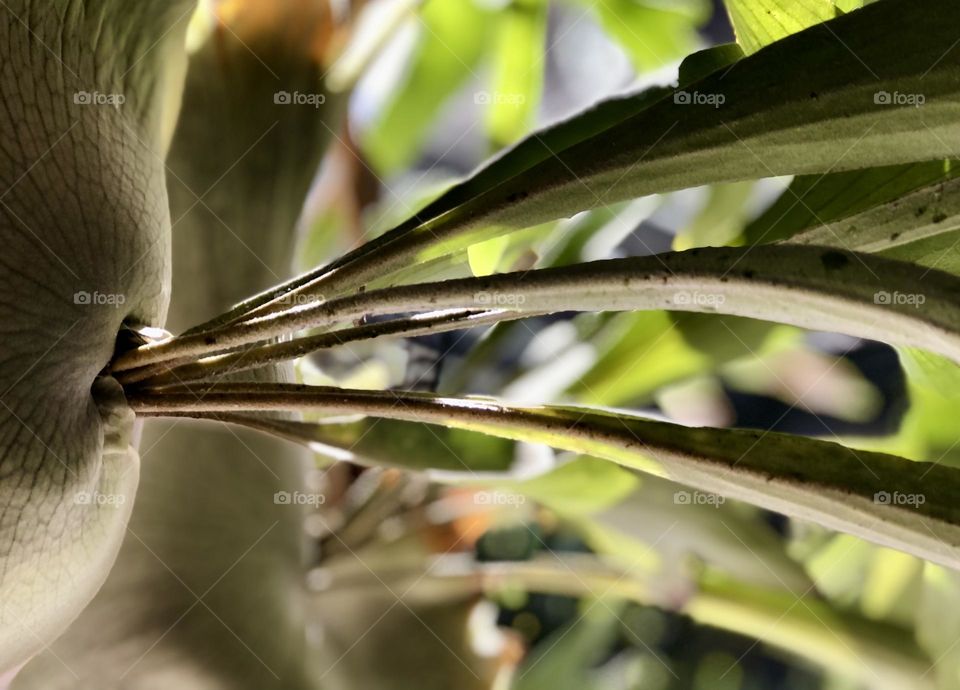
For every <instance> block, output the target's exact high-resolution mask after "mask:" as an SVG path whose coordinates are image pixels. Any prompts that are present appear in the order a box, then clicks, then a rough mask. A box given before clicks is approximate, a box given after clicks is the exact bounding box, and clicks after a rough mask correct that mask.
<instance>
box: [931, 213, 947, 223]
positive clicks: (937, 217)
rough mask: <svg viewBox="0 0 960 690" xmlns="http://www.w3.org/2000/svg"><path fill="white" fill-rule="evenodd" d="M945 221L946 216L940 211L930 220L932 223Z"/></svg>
mask: <svg viewBox="0 0 960 690" xmlns="http://www.w3.org/2000/svg"><path fill="white" fill-rule="evenodd" d="M946 219H947V214H946V213H944V212H942V211H941V212H939V213H936V214H934V216H933V218H932V220H933V222H934V223H942V222H943V221H945V220H946Z"/></svg>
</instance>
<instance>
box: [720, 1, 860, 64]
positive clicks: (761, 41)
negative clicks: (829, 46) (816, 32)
mask: <svg viewBox="0 0 960 690" xmlns="http://www.w3.org/2000/svg"><path fill="white" fill-rule="evenodd" d="M725 2H726V5H727V11H728V12H729V13H730V21H731V23H732V24H733V28H734V31H735V32H736V34H737V40H738V41H739V42H740V45H741V46H743V50H744V52H745V53H747V55H749V54H751V53H755V52H757V51H758V50H760V49H761V48H763V47H764V46H767V45H769V44H771V43H774V42H775V41H779V40H780V39H782V38H785V37H787V36H789V35H790V34H795V33H797V32H798V31H803V30H804V29H806V28H808V27H810V26H813V25H815V24H819V23H820V22H825V21H829V20H830V19H833V18H835V17H837V16H838V15H840V14H841V11H840V10H839V9H838V8H837V6H836V3H835V2H833V0H725Z"/></svg>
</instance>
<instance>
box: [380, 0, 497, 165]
mask: <svg viewBox="0 0 960 690" xmlns="http://www.w3.org/2000/svg"><path fill="white" fill-rule="evenodd" d="M491 26H492V22H491V13H490V12H489V11H484V10H483V9H481V8H480V6H479V5H478V3H475V2H473V0H443V1H442V2H427V3H426V4H425V5H424V7H423V9H422V11H421V14H420V22H419V23H418V24H417V27H418V29H419V30H420V43H419V45H418V46H417V49H416V52H415V54H414V57H413V61H412V64H411V65H410V67H409V68H408V72H407V74H406V76H405V78H404V81H403V82H402V83H401V84H399V85H398V86H397V89H396V91H395V94H394V96H393V98H392V100H391V101H390V103H389V105H388V106H387V107H386V109H385V111H384V113H383V115H382V116H381V118H380V119H379V120H378V121H377V122H376V123H375V124H374V125H373V126H372V128H371V129H370V130H369V131H367V132H366V134H365V135H364V136H363V139H362V141H363V148H364V151H365V152H366V154H367V156H368V157H369V159H370V160H371V162H372V163H373V164H374V166H375V167H376V168H377V169H378V170H380V171H382V172H384V173H391V172H395V171H397V170H399V169H402V168H403V167H405V166H406V165H408V164H409V163H410V162H411V161H412V160H413V158H414V157H415V156H416V155H417V153H418V151H419V150H420V147H421V146H422V144H423V141H424V139H425V138H426V136H427V134H428V133H429V131H430V125H431V123H432V122H433V121H434V119H435V117H436V115H437V113H438V111H439V110H440V108H441V107H442V106H443V104H444V103H445V102H446V100H447V98H448V97H449V96H450V95H451V94H453V92H454V91H455V90H456V89H457V88H459V87H460V86H461V85H463V84H464V83H466V81H467V80H468V79H470V78H471V77H473V76H474V74H475V72H474V71H475V69H476V68H477V65H478V64H479V62H480V58H481V57H482V56H483V54H484V53H485V52H486V50H487V48H488V46H489V32H490V29H491Z"/></svg>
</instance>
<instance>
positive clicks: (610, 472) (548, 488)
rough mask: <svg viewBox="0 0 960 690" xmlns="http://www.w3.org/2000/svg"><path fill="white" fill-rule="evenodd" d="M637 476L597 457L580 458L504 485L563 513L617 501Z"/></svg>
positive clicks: (600, 507)
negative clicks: (542, 473) (521, 480)
mask: <svg viewBox="0 0 960 690" xmlns="http://www.w3.org/2000/svg"><path fill="white" fill-rule="evenodd" d="M638 484H639V480H638V479H637V476H636V475H635V474H633V473H631V472H629V471H627V470H625V469H623V468H622V467H618V466H617V465H614V464H612V463H609V462H606V461H604V460H598V459H597V458H590V457H579V458H576V459H574V460H572V461H570V462H567V463H565V464H563V465H561V466H560V467H558V468H557V469H555V470H553V471H552V472H549V473H547V474H544V475H541V476H539V477H536V478H534V479H528V480H527V481H524V482H515V483H513V484H510V485H507V486H509V487H510V488H512V489H513V490H515V491H518V492H520V493H523V494H524V495H525V496H529V497H530V498H532V499H534V500H536V501H539V502H540V503H542V504H544V505H546V506H549V507H550V508H552V509H553V510H555V511H556V512H558V513H562V514H564V515H570V514H580V513H595V512H597V511H599V510H603V509H604V508H608V507H610V506H612V505H614V504H616V503H619V502H620V501H621V500H622V499H623V498H625V497H626V496H628V495H629V494H630V493H631V492H632V491H633V490H634V489H635V488H636V487H637V485H638Z"/></svg>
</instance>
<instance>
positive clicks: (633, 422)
mask: <svg viewBox="0 0 960 690" xmlns="http://www.w3.org/2000/svg"><path fill="white" fill-rule="evenodd" d="M129 401H130V404H131V406H132V407H133V408H134V409H135V410H136V411H138V412H139V413H142V414H153V415H161V414H174V415H176V414H187V415H189V414H191V413H193V414H199V415H201V416H202V414H203V413H216V414H218V415H219V414H224V413H226V414H234V413H238V412H239V413H242V412H245V411H246V412H250V411H265V410H277V409H301V410H306V409H315V410H321V411H323V412H325V413H328V414H332V413H340V414H365V415H369V416H372V417H382V418H386V419H394V420H402V421H407V422H416V423H420V424H434V425H442V426H445V427H449V428H456V429H462V430H466V431H471V432H478V433H481V434H486V435H490V436H497V437H501V438H507V439H510V440H513V441H524V442H531V443H542V444H544V445H549V446H553V447H556V448H560V449H563V450H568V451H572V452H575V453H583V454H586V455H592V456H594V457H599V458H604V459H607V460H610V461H613V462H617V463H620V464H622V465H625V466H627V467H631V468H633V469H636V470H640V471H642V472H647V473H651V474H654V475H655V476H659V477H664V478H668V479H671V480H673V481H677V482H680V483H682V484H686V485H688V486H691V487H694V488H697V489H700V490H703V491H710V492H713V493H719V494H721V495H724V496H728V497H730V498H736V499H739V500H743V501H747V502H749V503H752V504H754V505H758V506H761V507H764V508H768V509H771V510H775V511H778V512H781V513H783V514H785V515H788V516H791V517H795V518H800V519H804V520H811V521H814V522H817V523H819V524H821V525H824V526H826V527H830V528H832V529H837V530H840V531H843V532H847V533H850V534H854V535H856V536H859V537H862V538H865V539H868V540H870V541H874V542H876V543H879V544H883V545H885V546H890V547H892V548H896V549H899V550H901V551H905V552H906V553H910V554H913V555H916V556H919V557H921V558H924V559H927V560H932V561H935V562H937V563H941V564H943V565H948V566H950V567H953V568H958V567H960V506H958V504H957V501H956V496H957V495H960V470H956V469H953V468H950V467H945V466H942V465H938V464H937V463H916V462H912V461H909V460H904V459H902V458H897V457H895V456H890V455H884V454H880V453H870V452H865V451H856V450H853V449H851V448H847V447H845V446H840V445H837V444H833V443H827V442H823V441H815V440H812V439H806V438H801V437H794V436H788V435H781V434H776V433H769V432H761V431H739V430H719V429H709V428H699V429H693V428H685V427H680V426H678V425H675V424H668V423H664V422H655V421H650V420H647V419H643V418H640V417H635V416H632V415H627V414H612V413H607V412H603V411H599V410H591V409H589V408H557V407H538V408H519V407H510V406H507V405H503V404H501V403H499V402H497V401H493V400H485V399H483V400H482V399H469V398H468V399H457V398H440V397H435V396H428V395H422V394H414V393H397V392H387V391H373V392H371V391H352V390H343V389H333V388H319V387H309V386H297V385H283V384H272V385H270V384H267V385H261V386H256V387H251V386H250V385H248V384H222V385H216V386H211V387H206V388H201V389H195V390H190V391H188V392H164V393H151V392H148V391H145V392H142V393H134V394H131V395H130V397H129ZM242 417H243V415H241V417H240V419H242ZM231 420H232V421H238V418H237V417H235V416H234V417H232V418H231ZM275 423H278V424H279V423H281V422H275ZM285 424H287V425H290V424H295V423H285ZM288 428H290V429H294V428H296V427H288ZM299 429H300V431H299V433H300V434H301V436H302V438H303V439H304V440H312V439H311V436H310V435H311V427H310V425H302V426H300V427H299Z"/></svg>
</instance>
